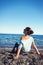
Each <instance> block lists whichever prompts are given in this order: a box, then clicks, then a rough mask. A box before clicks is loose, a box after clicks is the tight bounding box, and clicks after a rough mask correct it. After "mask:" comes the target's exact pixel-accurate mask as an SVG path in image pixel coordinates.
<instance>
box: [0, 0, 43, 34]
mask: <svg viewBox="0 0 43 65" xmlns="http://www.w3.org/2000/svg"><path fill="white" fill-rule="evenodd" d="M25 27H31V28H32V29H33V31H34V34H43V0H0V33H14V34H19V33H20V34H21V33H23V29H24V28H25Z"/></svg>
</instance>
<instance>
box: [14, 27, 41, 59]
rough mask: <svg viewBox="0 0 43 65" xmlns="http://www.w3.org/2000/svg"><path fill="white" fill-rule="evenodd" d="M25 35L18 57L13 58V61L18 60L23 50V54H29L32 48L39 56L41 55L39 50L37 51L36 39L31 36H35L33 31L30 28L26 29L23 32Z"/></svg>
mask: <svg viewBox="0 0 43 65" xmlns="http://www.w3.org/2000/svg"><path fill="white" fill-rule="evenodd" d="M23 33H24V34H25V35H24V36H22V37H21V44H20V45H19V46H18V50H17V54H16V56H14V57H13V59H18V58H19V54H20V52H21V49H23V52H29V51H30V50H31V46H33V48H34V49H35V50H36V52H37V54H39V55H40V52H39V50H38V49H37V47H36V45H35V42H34V39H33V37H32V36H30V35H31V34H33V33H34V32H33V30H32V29H31V28H30V27H26V28H25V29H24V31H23Z"/></svg>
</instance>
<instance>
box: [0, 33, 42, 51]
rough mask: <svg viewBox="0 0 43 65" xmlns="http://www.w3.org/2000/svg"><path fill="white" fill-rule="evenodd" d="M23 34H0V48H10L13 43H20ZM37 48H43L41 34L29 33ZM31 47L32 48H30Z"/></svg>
mask: <svg viewBox="0 0 43 65" xmlns="http://www.w3.org/2000/svg"><path fill="white" fill-rule="evenodd" d="M22 36H23V34H0V49H8V50H11V49H12V48H13V47H14V45H15V43H16V42H17V43H18V44H20V38H21V37H22ZM31 36H32V37H33V38H34V41H35V44H36V46H37V48H38V49H39V50H43V35H31ZM32 49H33V48H32Z"/></svg>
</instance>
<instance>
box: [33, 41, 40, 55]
mask: <svg viewBox="0 0 43 65" xmlns="http://www.w3.org/2000/svg"><path fill="white" fill-rule="evenodd" d="M32 46H33V47H34V49H35V51H36V52H37V53H38V54H39V55H40V52H39V50H38V48H37V47H36V45H35V43H34V41H33V42H32Z"/></svg>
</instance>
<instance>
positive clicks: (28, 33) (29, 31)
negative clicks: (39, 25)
mask: <svg viewBox="0 0 43 65" xmlns="http://www.w3.org/2000/svg"><path fill="white" fill-rule="evenodd" d="M33 33H34V32H33V30H32V29H31V28H30V27H26V28H25V29H24V34H26V35H30V34H33Z"/></svg>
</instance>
